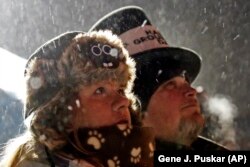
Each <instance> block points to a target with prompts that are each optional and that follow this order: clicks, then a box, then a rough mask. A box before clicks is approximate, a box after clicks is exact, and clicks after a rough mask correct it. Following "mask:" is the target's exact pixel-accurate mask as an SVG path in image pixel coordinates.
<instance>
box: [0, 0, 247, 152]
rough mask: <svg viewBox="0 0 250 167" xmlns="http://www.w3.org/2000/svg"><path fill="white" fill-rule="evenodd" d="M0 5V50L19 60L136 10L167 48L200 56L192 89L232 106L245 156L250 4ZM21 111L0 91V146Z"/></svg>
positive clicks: (51, 0) (69, 0) (171, 0)
mask: <svg viewBox="0 0 250 167" xmlns="http://www.w3.org/2000/svg"><path fill="white" fill-rule="evenodd" d="M0 4H1V5H0V11H1V12H0V47H1V48H4V49H6V50H8V51H10V52H12V53H14V54H16V55H19V56H21V57H23V58H28V57H29V55H30V54H31V53H32V52H33V51H34V50H35V49H36V48H38V47H39V46H40V45H41V44H43V43H44V42H46V41H47V40H49V39H51V38H53V37H55V36H57V35H59V34H60V33H63V32H65V31H70V30H82V31H88V29H89V28H90V27H91V26H92V25H93V24H94V23H95V21H97V20H98V19H99V18H101V17H102V16H104V15H105V14H107V13H109V12H111V11H112V10H114V9H117V8H119V7H122V6H126V5H138V6H141V7H142V8H144V10H145V11H146V13H147V15H148V17H149V18H150V19H151V22H152V23H153V24H154V25H155V26H157V27H158V29H159V30H160V31H161V33H162V34H163V36H164V37H165V39H166V40H167V41H168V43H169V44H170V45H172V46H184V47H187V48H191V49H193V50H195V51H196V52H198V53H199V54H200V55H201V57H202V59H203V64H202V69H201V72H200V74H199V76H198V78H197V79H196V81H195V82H194V84H193V86H200V85H201V86H202V87H203V88H205V90H206V91H207V92H208V94H209V95H210V96H211V97H213V96H217V95H220V97H221V98H222V97H223V98H226V99H228V100H229V101H230V103H232V104H233V105H234V110H235V112H237V114H236V115H235V116H234V117H233V123H232V126H230V128H231V130H234V132H235V135H233V137H235V140H236V141H235V142H236V144H237V145H238V146H239V147H238V148H239V149H242V150H250V141H249V139H250V130H249V128H248V127H249V126H250V113H249V109H250V100H249V99H250V98H249V91H248V88H249V85H250V79H249V73H250V72H249V71H250V70H248V67H249V65H250V64H249V63H250V62H249V60H250V58H249V53H250V47H249V39H250V19H249V16H250V1H248V0H217V1H209V0H188V1H184V0H155V1H152V0H134V1H133V0H116V1H114V0H64V1H61V0H8V1H7V0H0ZM0 57H4V55H0ZM0 61H3V59H0ZM9 66H10V67H11V68H12V69H13V70H14V69H15V66H14V65H13V64H11V63H10V64H9ZM12 66H13V67H12ZM6 73H8V71H6ZM9 77H15V76H9ZM3 80H4V78H0V82H2V81H3ZM16 84H18V83H16ZM22 110H23V109H22V103H21V102H20V101H19V100H17V99H15V98H13V97H12V96H10V95H9V94H7V93H6V92H5V91H3V90H2V89H0V121H1V122H0V133H1V135H0V143H4V142H6V141H7V140H8V139H9V138H11V137H14V136H16V135H17V134H18V133H19V131H22V128H21V124H22ZM216 123H218V122H216ZM218 124H219V123H218ZM222 125H223V123H222ZM222 125H221V126H222ZM218 126H219V125H218ZM214 128H216V127H214ZM222 135H223V134H222Z"/></svg>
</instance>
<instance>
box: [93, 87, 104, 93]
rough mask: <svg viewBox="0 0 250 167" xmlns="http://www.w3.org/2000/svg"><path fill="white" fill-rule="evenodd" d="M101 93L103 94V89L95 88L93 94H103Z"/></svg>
mask: <svg viewBox="0 0 250 167" xmlns="http://www.w3.org/2000/svg"><path fill="white" fill-rule="evenodd" d="M103 93H105V88H104V87H100V88H97V89H96V90H95V94H98V95H99V94H103Z"/></svg>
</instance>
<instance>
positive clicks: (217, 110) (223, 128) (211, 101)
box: [205, 95, 238, 149]
mask: <svg viewBox="0 0 250 167" xmlns="http://www.w3.org/2000/svg"><path fill="white" fill-rule="evenodd" d="M205 106H206V110H207V111H208V113H209V114H211V118H212V119H211V120H210V121H211V122H210V124H212V125H210V127H213V128H212V129H211V130H210V131H211V132H210V133H211V134H212V135H213V137H214V139H215V140H216V141H218V142H220V143H221V144H224V145H225V146H227V147H229V148H231V149H236V148H237V144H236V131H235V129H236V128H235V125H234V120H235V118H236V116H237V113H238V112H237V107H236V106H235V105H234V104H233V102H232V100H231V99H230V98H229V97H226V96H223V95H215V96H213V97H209V98H208V99H207V102H206V105H205ZM217 121H218V122H217ZM216 124H217V125H218V126H215V125H216Z"/></svg>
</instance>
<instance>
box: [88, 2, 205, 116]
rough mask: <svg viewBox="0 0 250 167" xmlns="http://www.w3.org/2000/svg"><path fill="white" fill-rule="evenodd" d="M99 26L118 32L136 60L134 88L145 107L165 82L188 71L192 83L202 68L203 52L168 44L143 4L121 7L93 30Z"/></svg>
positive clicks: (95, 25) (100, 21)
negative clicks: (200, 54) (200, 53)
mask: <svg viewBox="0 0 250 167" xmlns="http://www.w3.org/2000/svg"><path fill="white" fill-rule="evenodd" d="M100 29H102V30H105V29H108V30H111V31H112V32H113V33H115V34H117V35H119V37H120V38H121V39H122V41H123V43H124V45H125V47H126V49H127V50H128V52H129V54H130V56H131V57H132V58H133V59H134V60H135V61H136V80H135V87H134V92H135V94H136V95H137V96H138V97H139V99H140V100H141V103H142V109H143V111H144V110H145V109H146V107H147V104H148V102H149V100H150V98H151V96H152V95H153V93H154V91H155V90H156V89H157V88H158V87H159V86H160V85H161V84H162V83H163V82H165V81H167V80H169V79H171V78H172V77H174V76H177V75H183V74H185V77H186V78H187V79H188V81H189V82H190V83H191V82H193V81H194V80H195V78H196V77H197V75H198V73H199V71H200V68H201V58H200V56H199V55H198V54H197V53H195V52H194V51H192V50H190V49H187V48H181V47H171V46H169V45H168V43H167V41H166V40H165V39H164V38H163V36H162V35H161V33H160V32H159V31H158V30H157V28H156V27H155V26H154V25H152V24H151V21H150V20H149V19H148V17H147V16H146V14H145V12H144V11H143V9H142V8H140V7H137V6H127V7H122V8H119V9H117V10H115V11H113V12H111V13H109V14H107V15H106V16H104V17H103V18H101V19H100V20H99V21H97V22H96V23H95V24H94V25H93V26H92V28H91V29H90V31H93V30H100Z"/></svg>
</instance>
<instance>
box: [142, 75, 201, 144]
mask: <svg viewBox="0 0 250 167" xmlns="http://www.w3.org/2000/svg"><path fill="white" fill-rule="evenodd" d="M196 93H197V92H196V90H195V89H194V88H192V87H191V86H190V84H189V83H188V82H187V81H186V80H185V78H184V77H181V76H177V77H174V78H172V79H170V80H168V81H166V82H165V83H163V84H162V85H161V86H160V87H159V88H158V89H157V90H156V91H155V92H154V94H153V95H152V97H151V99H150V101H149V104H148V108H147V113H146V116H145V119H144V123H145V125H147V126H152V127H153V128H154V129H155V133H156V137H157V138H159V139H163V140H167V141H170V142H175V143H180V144H184V145H190V144H191V143H192V142H193V140H194V139H195V138H196V137H197V135H198V133H199V132H200V130H201V128H202V127H203V124H204V118H203V117H202V115H201V112H200V106H199V103H198V101H197V97H196Z"/></svg>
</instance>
